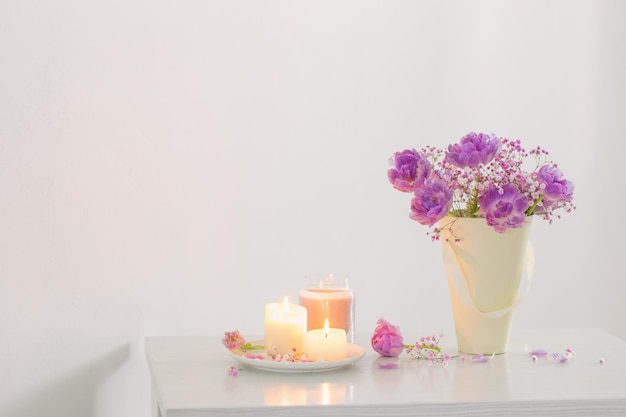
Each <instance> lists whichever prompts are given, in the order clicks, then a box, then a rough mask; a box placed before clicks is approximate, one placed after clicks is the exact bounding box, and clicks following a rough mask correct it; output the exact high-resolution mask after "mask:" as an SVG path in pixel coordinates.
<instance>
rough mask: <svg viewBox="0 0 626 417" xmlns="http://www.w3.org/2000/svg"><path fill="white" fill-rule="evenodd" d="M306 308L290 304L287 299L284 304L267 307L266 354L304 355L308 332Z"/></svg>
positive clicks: (272, 304) (271, 304) (270, 304)
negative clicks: (304, 342) (305, 339)
mask: <svg viewBox="0 0 626 417" xmlns="http://www.w3.org/2000/svg"><path fill="white" fill-rule="evenodd" d="M306 314H307V312H306V308H304V307H302V306H299V305H296V304H290V303H289V300H288V299H287V297H285V301H284V302H283V303H269V304H267V305H266V306H265V352H266V354H281V355H286V354H293V353H296V352H297V353H302V342H303V340H302V339H303V338H304V333H305V332H306Z"/></svg>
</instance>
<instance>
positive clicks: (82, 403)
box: [0, 344, 130, 417]
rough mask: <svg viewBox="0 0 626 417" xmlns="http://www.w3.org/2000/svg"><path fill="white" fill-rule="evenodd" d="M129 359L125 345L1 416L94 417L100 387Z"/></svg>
mask: <svg viewBox="0 0 626 417" xmlns="http://www.w3.org/2000/svg"><path fill="white" fill-rule="evenodd" d="M129 356H130V345H129V344H125V345H122V346H120V347H118V348H116V349H114V350H112V351H111V352H109V353H108V354H106V355H103V356H102V357H100V358H99V359H97V360H95V361H93V362H91V363H90V364H87V365H85V366H83V367H82V368H81V369H79V370H76V371H73V372H71V373H69V374H68V375H66V376H64V377H60V378H59V379H57V380H56V381H55V382H53V383H50V384H48V385H46V386H43V387H41V388H39V389H35V390H34V391H33V392H31V393H29V394H28V395H24V396H23V397H22V398H19V399H17V400H15V401H14V402H12V403H9V404H7V405H2V406H0V416H7V417H8V416H10V417H34V416H63V417H85V416H91V415H93V414H94V404H95V395H96V390H97V387H98V384H99V383H100V382H101V381H102V379H103V378H105V377H106V376H107V375H108V374H109V373H111V372H112V371H114V370H115V369H117V368H118V367H120V366H121V365H122V364H123V363H124V362H126V361H127V360H128V358H129Z"/></svg>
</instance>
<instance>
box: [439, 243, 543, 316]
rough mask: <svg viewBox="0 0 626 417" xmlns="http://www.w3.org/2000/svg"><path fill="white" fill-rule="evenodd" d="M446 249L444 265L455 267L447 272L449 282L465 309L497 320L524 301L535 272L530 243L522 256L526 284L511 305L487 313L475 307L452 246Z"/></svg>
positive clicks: (533, 253) (533, 252)
mask: <svg viewBox="0 0 626 417" xmlns="http://www.w3.org/2000/svg"><path fill="white" fill-rule="evenodd" d="M447 249H448V250H444V251H443V256H444V260H445V262H446V265H449V266H450V265H455V266H454V267H452V268H451V269H452V270H451V271H449V272H448V276H449V278H450V282H452V285H454V288H455V289H456V292H457V294H458V295H459V298H460V299H461V301H463V304H465V305H466V306H467V307H469V308H470V309H471V310H473V311H474V312H476V313H477V314H480V315H481V316H483V317H487V318H492V319H498V318H500V317H502V316H504V315H505V314H507V313H509V312H510V311H511V310H513V309H514V308H515V307H517V306H518V305H519V304H520V303H521V302H522V301H524V299H525V298H526V296H527V295H528V291H529V290H530V284H531V282H532V279H533V272H534V270H535V251H534V250H533V247H532V245H531V244H530V242H528V244H527V246H526V253H525V254H524V269H525V270H526V276H527V278H528V283H527V284H526V286H525V287H524V288H523V289H522V290H519V289H518V291H517V295H516V296H515V301H513V304H511V305H510V306H508V307H505V308H503V309H501V310H496V311H487V312H485V311H480V310H479V309H478V307H476V304H475V303H474V300H473V299H472V297H471V295H470V292H469V288H468V286H467V281H466V280H465V275H464V273H463V270H462V269H461V266H460V265H459V262H458V260H457V259H456V254H455V252H454V249H453V247H452V245H449V247H448V248H447ZM520 285H521V282H520Z"/></svg>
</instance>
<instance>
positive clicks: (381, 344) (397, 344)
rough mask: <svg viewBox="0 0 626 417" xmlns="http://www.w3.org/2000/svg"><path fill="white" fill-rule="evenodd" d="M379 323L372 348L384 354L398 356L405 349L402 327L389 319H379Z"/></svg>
mask: <svg viewBox="0 0 626 417" xmlns="http://www.w3.org/2000/svg"><path fill="white" fill-rule="evenodd" d="M377 324H378V325H377V326H376V328H375V329H374V335H373V336H372V348H374V350H375V351H376V352H378V353H379V354H381V355H382V356H390V357H393V358H395V357H397V356H398V355H400V354H401V353H402V351H403V350H404V341H403V340H402V333H400V328H399V327H397V326H394V325H393V324H391V323H389V322H388V321H387V320H385V319H383V318H380V319H378V323H377Z"/></svg>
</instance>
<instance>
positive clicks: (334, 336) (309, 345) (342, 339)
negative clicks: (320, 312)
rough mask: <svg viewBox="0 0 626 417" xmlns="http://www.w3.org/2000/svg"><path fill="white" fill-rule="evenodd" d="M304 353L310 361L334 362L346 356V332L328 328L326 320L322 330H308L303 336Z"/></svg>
mask: <svg viewBox="0 0 626 417" xmlns="http://www.w3.org/2000/svg"><path fill="white" fill-rule="evenodd" d="M304 352H305V353H306V356H307V359H309V360H312V361H336V360H340V359H345V358H346V356H347V355H348V342H347V340H346V331H345V330H343V329H335V328H330V327H329V326H328V319H326V321H324V328H323V329H315V330H309V331H308V332H306V334H305V335H304Z"/></svg>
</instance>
